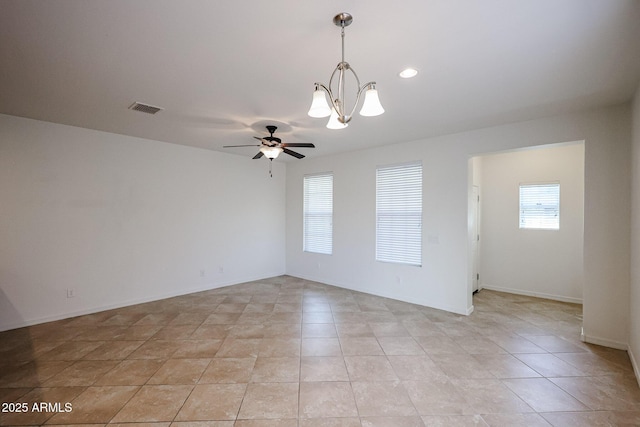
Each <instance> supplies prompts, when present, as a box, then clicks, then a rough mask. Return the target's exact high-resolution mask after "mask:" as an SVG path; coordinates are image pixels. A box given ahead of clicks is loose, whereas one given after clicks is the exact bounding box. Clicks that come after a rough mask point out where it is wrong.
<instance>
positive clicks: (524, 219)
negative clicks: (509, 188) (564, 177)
mask: <svg viewBox="0 0 640 427" xmlns="http://www.w3.org/2000/svg"><path fill="white" fill-rule="evenodd" d="M520 228H535V229H544V230H558V229H559V228H560V184H559V183H550V184H521V185H520Z"/></svg>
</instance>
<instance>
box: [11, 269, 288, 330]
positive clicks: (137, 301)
mask: <svg viewBox="0 0 640 427" xmlns="http://www.w3.org/2000/svg"><path fill="white" fill-rule="evenodd" d="M283 274H285V273H274V274H270V275H266V276H264V275H261V276H259V277H244V278H238V279H235V280H231V281H223V282H216V283H207V284H205V285H201V286H194V287H191V288H187V289H184V288H181V289H179V290H176V291H173V292H165V293H162V294H158V295H153V296H150V297H143V298H134V299H130V300H125V301H119V302H116V303H113V304H105V305H100V306H94V307H87V308H83V309H81V310H75V311H69V312H64V313H58V314H54V315H50V316H43V317H38V318H35V319H27V320H20V321H19V322H14V323H9V324H4V325H0V332H3V331H9V330H11V329H18V328H24V327H27V326H34V325H39V324H41V323H47V322H55V321H57V320H63V319H69V318H72V317H77V316H84V315H87V314H94V313H99V312H101V311H107V310H114V309H118V308H123V307H129V306H132V305H136V304H144V303H147V302H153V301H159V300H163V299H167V298H173V297H178V296H182V295H188V294H194V293H197V292H204V291H210V290H212V289H218V288H224V287H226V286H232V285H237V284H240V283H246V282H252V281H255V280H263V279H268V278H271V277H277V276H281V275H283Z"/></svg>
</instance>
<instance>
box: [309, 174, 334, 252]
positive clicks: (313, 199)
mask: <svg viewBox="0 0 640 427" xmlns="http://www.w3.org/2000/svg"><path fill="white" fill-rule="evenodd" d="M303 211H304V213H303V215H304V219H303V222H304V226H303V227H304V231H303V239H304V242H303V244H302V247H303V250H304V251H305V252H315V253H319V254H331V253H332V251H333V174H331V173H327V174H321V175H308V176H305V177H304V209H303Z"/></svg>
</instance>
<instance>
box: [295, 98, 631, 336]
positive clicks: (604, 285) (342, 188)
mask: <svg viewBox="0 0 640 427" xmlns="http://www.w3.org/2000/svg"><path fill="white" fill-rule="evenodd" d="M361 125H362V124H361ZM354 126H355V125H354ZM630 127H631V124H630V107H629V105H623V106H618V107H612V108H606V109H601V110H596V111H589V112H584V113H580V114H573V115H567V116H557V117H552V118H547V119H541V120H533V121H527V122H521V123H514V124H510V125H506V126H499V127H493V128H488V129H481V130H476V131H472V132H466V133H460V134H455V135H447V136H442V137H435V138H430V139H426V140H422V141H415V142H411V143H403V144H398V145H394V146H386V147H381V148H373V149H370V150H364V151H358V152H351V153H345V154H342V155H338V156H328V157H323V158H316V159H308V160H305V161H302V162H296V163H291V164H289V165H287V272H288V273H289V274H292V275H295V276H299V277H304V278H309V279H314V280H319V281H322V282H325V283H329V284H334V285H338V286H343V287H346V288H349V289H357V290H362V291H365V292H370V293H372V294H377V295H383V296H388V297H392V298H396V299H400V300H405V301H411V302H415V303H418V304H424V305H427V306H431V307H436V308H442V309H446V310H450V311H454V312H457V313H468V312H469V311H471V310H472V309H473V305H472V297H471V291H470V290H471V277H470V274H469V272H468V270H469V267H468V256H467V255H468V254H467V251H468V236H467V217H468V215H467V198H468V189H469V185H470V183H471V182H472V178H471V177H470V176H469V159H470V158H471V157H473V156H476V155H480V154H483V153H490V152H496V151H501V150H510V149H515V148H521V147H528V146H535V145H544V144H552V143H560V142H566V141H580V140H584V141H585V217H584V223H585V226H584V229H585V235H584V265H585V268H584V275H585V279H584V287H583V289H584V294H583V299H584V333H585V339H587V340H589V341H591V342H597V343H600V344H604V345H609V346H614V347H621V348H626V343H627V331H628V328H627V325H628V319H629V308H628V296H629V228H630V214H629V212H630V203H629V192H630V187H629V173H630V161H629V152H630V138H631V136H630ZM348 131H349V128H347V129H344V130H342V132H348ZM412 160H421V161H422V162H423V167H424V186H423V190H424V204H423V206H424V208H423V209H424V214H423V229H424V238H423V266H422V267H409V266H401V265H394V264H386V263H378V262H376V261H375V260H374V258H375V257H374V247H375V217H374V215H375V169H376V166H377V165H383V164H390V163H397V162H404V161H412ZM323 171H333V172H334V253H333V255H330V256H323V255H317V254H309V253H303V252H302V179H303V176H304V174H307V173H315V172H323Z"/></svg>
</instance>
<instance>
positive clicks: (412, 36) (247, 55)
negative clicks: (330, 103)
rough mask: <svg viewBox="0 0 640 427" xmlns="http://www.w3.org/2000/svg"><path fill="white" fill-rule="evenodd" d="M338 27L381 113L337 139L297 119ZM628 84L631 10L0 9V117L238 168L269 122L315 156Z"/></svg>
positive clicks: (190, 4) (178, 4)
mask: <svg viewBox="0 0 640 427" xmlns="http://www.w3.org/2000/svg"><path fill="white" fill-rule="evenodd" d="M338 12H349V13H351V14H352V15H353V17H354V21H353V24H352V25H351V26H349V27H347V29H346V41H345V45H346V58H345V59H346V60H347V61H348V62H349V63H350V64H351V66H352V67H353V68H354V69H355V70H356V71H357V73H358V76H359V77H360V79H361V81H362V82H365V81H370V80H375V81H377V88H378V91H379V94H380V99H381V102H382V104H383V106H384V108H385V109H386V113H385V114H384V115H382V116H379V117H361V116H359V115H357V114H356V116H355V117H354V118H353V120H352V122H351V125H350V126H349V127H348V128H347V129H344V130H340V131H333V130H328V129H326V128H325V127H324V126H325V123H326V119H312V118H310V117H308V116H307V115H306V112H307V110H308V108H309V105H310V102H311V94H312V91H313V83H314V82H316V81H319V82H323V83H325V84H328V80H329V77H330V74H331V72H332V71H333V68H334V67H335V66H336V64H337V63H338V62H339V61H340V29H339V28H338V27H336V26H334V25H333V23H332V18H333V16H334V15H335V14H337V13H338ZM406 66H412V67H415V68H417V69H418V70H419V71H420V73H419V74H418V76H417V77H415V78H413V79H409V80H403V79H401V78H399V77H398V72H400V71H401V70H402V69H403V68H404V67H406ZM639 77H640V1H637V0H482V1H478V0H405V1H395V2H392V1H388V0H387V1H385V0H369V1H355V0H346V1H337V0H324V1H313V2H312V1H308V0H307V1H295V0H271V1H264V0H235V1H212V0H171V1H170V0H0V113H4V114H11V115H16V116H23V117H30V118H34V119H39V120H45V121H51V122H56V123H63V124H69V125H74V126H80V127H85V128H90V129H98V130H103V131H108V132H114V133H120V134H126V135H132V136H138V137H143V138H150V139H155V140H160V141H167V142H172V143H176V144H184V145H191V146H196V147H203V148H208V149H211V150H220V151H225V152H229V153H234V154H239V155H243V156H252V155H253V154H254V153H255V152H256V149H255V148H252V147H247V148H233V149H223V148H222V146H223V145H233V144H251V143H253V142H254V141H255V140H253V139H252V136H253V135H263V136H266V135H267V134H266V130H264V125H266V124H269V123H274V124H276V125H280V126H281V129H280V130H279V131H278V133H277V135H278V136H280V137H281V138H282V139H283V141H284V142H313V143H315V144H316V146H317V148H316V149H315V150H311V149H304V148H303V149H298V150H297V151H300V152H302V153H303V154H306V155H308V156H318V155H326V154H331V153H336V152H340V151H347V150H356V149H362V148H366V147H372V146H378V145H384V144H393V143H399V142H405V141H411V140H416V139H421V138H423V137H428V136H434V135H441V134H447V133H455V132H460V131H464V130H469V129H476V128H481V127H487V126H494V125H498V124H503V123H509V122H514V121H522V120H528V119H534V118H538V117H543V116H550V115H554V114H559V113H564V112H570V111H575V110H581V109H586V108H592V107H596V106H603V105H611V104H617V103H621V102H624V101H627V100H629V99H630V98H631V96H632V95H633V92H634V90H635V88H636V87H637V85H638V81H639ZM351 88H352V89H354V87H353V85H352V87H351ZM348 93H349V94H350V93H351V92H348ZM134 101H140V102H144V103H148V104H151V105H156V106H160V107H163V108H164V111H162V112H160V113H158V114H157V115H155V116H151V115H147V114H144V113H140V112H135V111H131V110H129V109H128V107H129V106H130V105H131V104H132V103H133V102H134ZM283 157H288V156H283ZM290 159H291V158H290Z"/></svg>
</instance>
